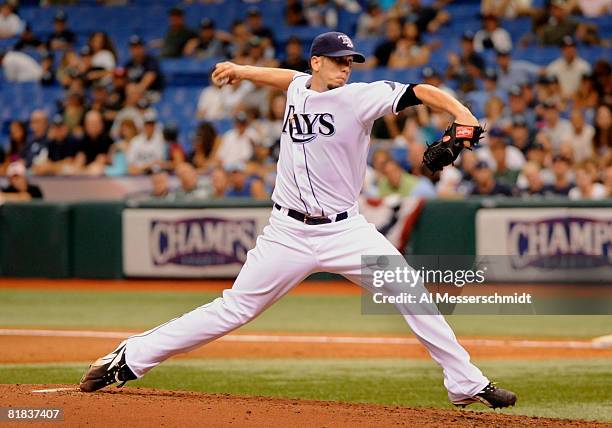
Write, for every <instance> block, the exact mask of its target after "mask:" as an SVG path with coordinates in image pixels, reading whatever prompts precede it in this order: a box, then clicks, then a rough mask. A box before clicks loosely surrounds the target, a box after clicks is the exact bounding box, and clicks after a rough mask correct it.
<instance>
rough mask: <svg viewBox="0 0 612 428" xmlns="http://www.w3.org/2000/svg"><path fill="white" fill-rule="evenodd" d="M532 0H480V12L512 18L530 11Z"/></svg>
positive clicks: (527, 13)
mask: <svg viewBox="0 0 612 428" xmlns="http://www.w3.org/2000/svg"><path fill="white" fill-rule="evenodd" d="M531 3H532V0H501V1H500V0H482V1H481V3H480V13H481V14H482V15H489V14H490V15H495V16H497V17H498V18H503V19H514V18H516V17H517V16H523V15H529V14H530V13H531Z"/></svg>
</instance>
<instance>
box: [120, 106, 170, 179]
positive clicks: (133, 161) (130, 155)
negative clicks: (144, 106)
mask: <svg viewBox="0 0 612 428" xmlns="http://www.w3.org/2000/svg"><path fill="white" fill-rule="evenodd" d="M143 119H144V126H143V129H142V132H141V133H140V134H138V135H137V136H135V137H134V138H133V139H132V141H131V142H130V145H129V147H128V149H127V153H126V158H127V161H128V172H129V173H130V174H131V175H138V174H143V173H144V172H145V171H146V170H148V169H150V168H152V167H153V166H156V165H160V164H161V162H162V161H163V160H164V159H165V157H166V156H165V141H164V137H163V134H162V132H161V130H160V129H159V128H158V127H157V115H156V114H155V111H153V110H148V111H146V112H145V114H144V115H143Z"/></svg>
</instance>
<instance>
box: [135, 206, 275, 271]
mask: <svg viewBox="0 0 612 428" xmlns="http://www.w3.org/2000/svg"><path fill="white" fill-rule="evenodd" d="M269 217H270V208H200V209H196V208H190V209H185V208H176V209H169V208H163V209H155V208H128V209H125V210H123V272H124V273H125V275H126V276H137V277H182V278H204V277H215V278H223V277H225V278H234V277H235V276H236V275H237V274H238V272H240V269H241V268H242V265H243V264H244V263H245V261H246V259H247V253H248V251H249V250H251V249H252V248H254V247H255V241H256V240H257V237H258V236H259V235H260V234H261V233H262V231H263V228H264V227H265V226H266V224H268V219H269Z"/></svg>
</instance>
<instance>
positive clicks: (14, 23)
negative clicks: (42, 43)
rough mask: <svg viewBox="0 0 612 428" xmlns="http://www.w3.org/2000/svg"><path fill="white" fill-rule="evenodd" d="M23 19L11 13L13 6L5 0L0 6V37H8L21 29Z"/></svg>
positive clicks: (18, 32) (13, 35) (15, 34)
mask: <svg viewBox="0 0 612 428" xmlns="http://www.w3.org/2000/svg"><path fill="white" fill-rule="evenodd" d="M23 27H24V24H23V21H22V20H21V19H19V17H18V16H17V15H16V14H14V13H13V7H12V6H11V5H10V4H9V3H8V2H5V3H3V4H2V5H1V6H0V39H10V38H11V37H15V36H18V35H19V34H21V32H22V31H23Z"/></svg>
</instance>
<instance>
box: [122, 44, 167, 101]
mask: <svg viewBox="0 0 612 428" xmlns="http://www.w3.org/2000/svg"><path fill="white" fill-rule="evenodd" d="M125 69H126V71H127V78H128V81H129V82H130V83H135V84H136V85H138V89H140V91H141V92H142V93H144V94H146V95H147V96H149V97H150V98H151V100H152V101H155V100H158V99H159V96H160V92H161V91H162V90H163V89H164V78H163V76H162V73H161V69H160V68H159V63H158V62H157V60H156V59H155V58H154V57H152V56H151V55H149V54H148V53H147V50H146V48H145V45H144V41H143V40H142V39H141V38H140V37H139V36H132V37H130V60H129V61H128V62H127V64H126V65H125Z"/></svg>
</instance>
